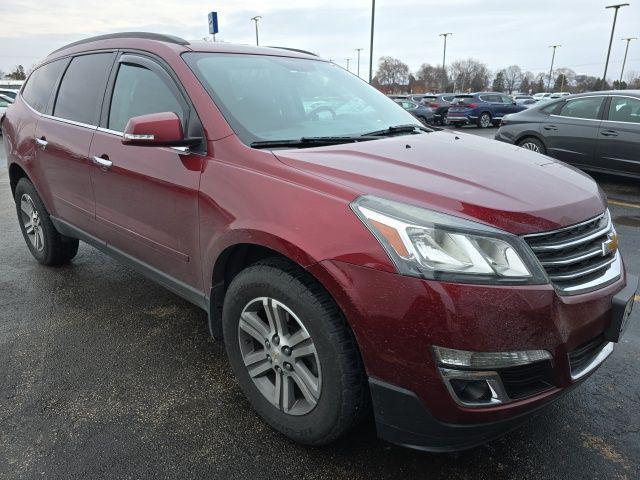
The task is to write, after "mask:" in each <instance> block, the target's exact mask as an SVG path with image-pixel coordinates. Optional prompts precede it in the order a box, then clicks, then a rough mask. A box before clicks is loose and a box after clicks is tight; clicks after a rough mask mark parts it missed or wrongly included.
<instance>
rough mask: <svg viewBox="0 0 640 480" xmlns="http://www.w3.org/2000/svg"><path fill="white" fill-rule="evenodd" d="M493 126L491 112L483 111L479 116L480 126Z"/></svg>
mask: <svg viewBox="0 0 640 480" xmlns="http://www.w3.org/2000/svg"><path fill="white" fill-rule="evenodd" d="M490 126H491V114H490V113H489V112H483V113H482V114H481V115H480V116H479V117H478V127H480V128H489V127H490Z"/></svg>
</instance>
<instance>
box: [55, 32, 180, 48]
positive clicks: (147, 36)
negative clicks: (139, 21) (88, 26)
mask: <svg viewBox="0 0 640 480" xmlns="http://www.w3.org/2000/svg"><path fill="white" fill-rule="evenodd" d="M112 38H141V39H144V40H157V41H159V42H167V43H175V44H178V45H189V42H187V41H186V40H185V39H184V38H180V37H176V36H174V35H164V34H162V33H151V32H120V33H109V34H107V35H98V36H96V37H89V38H85V39H84V40H78V41H77V42H73V43H69V44H68V45H65V46H64V47H60V48H58V49H56V50H54V51H53V52H51V53H56V52H59V51H61V50H65V49H67V48H70V47H75V46H76V45H82V44H84V43H89V42H96V41H98V40H109V39H112Z"/></svg>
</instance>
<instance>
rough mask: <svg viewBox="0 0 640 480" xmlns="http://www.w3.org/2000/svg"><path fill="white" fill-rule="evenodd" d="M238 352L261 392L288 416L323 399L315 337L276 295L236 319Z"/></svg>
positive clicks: (301, 412)
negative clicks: (321, 396) (321, 397)
mask: <svg viewBox="0 0 640 480" xmlns="http://www.w3.org/2000/svg"><path fill="white" fill-rule="evenodd" d="M238 340H239V342H240V353H241V355H242V360H243V362H244V365H245V367H246V368H247V371H248V373H249V376H250V377H251V379H252V380H253V383H254V384H255V386H256V387H257V389H258V391H259V392H260V393H261V394H262V395H263V396H264V397H265V398H266V399H267V400H268V401H269V402H270V403H271V404H272V405H273V406H275V407H276V408H278V409H280V410H281V411H282V412H284V413H287V414H289V415H304V414H306V413H309V412H310V411H311V410H313V409H314V408H315V406H316V405H317V403H318V400H319V399H320V393H321V389H322V374H321V371H320V361H319V359H318V352H317V350H316V347H315V345H314V342H313V339H312V338H311V336H310V335H309V332H308V331H307V329H306V328H305V326H304V324H303V322H302V321H301V319H300V318H298V316H297V315H296V314H295V313H294V312H293V311H292V310H291V309H290V308H288V307H287V306H286V305H284V304H283V303H282V302H279V301H277V300H275V299H273V298H269V297H260V298H256V299H254V300H251V301H250V302H249V303H248V304H247V305H246V306H245V307H244V309H243V310H242V313H241V314H240V321H239V323H238Z"/></svg>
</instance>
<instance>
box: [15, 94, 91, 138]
mask: <svg viewBox="0 0 640 480" xmlns="http://www.w3.org/2000/svg"><path fill="white" fill-rule="evenodd" d="M16 98H17V97H16ZM20 98H21V99H22V101H23V102H24V104H25V105H26V106H27V107H28V108H29V110H31V111H32V112H33V113H35V114H36V115H38V116H39V117H42V118H46V119H48V120H55V121H58V122H62V123H68V124H70V125H75V126H77V127H83V128H88V129H90V130H97V129H98V128H99V127H98V126H97V125H90V124H88V123H82V122H76V121H75V120H69V119H68V118H62V117H56V116H55V115H49V114H48V113H41V112H39V111H37V110H36V109H35V108H33V107H32V106H31V105H29V103H28V102H27V101H26V100H25V99H24V97H23V96H22V95H20Z"/></svg>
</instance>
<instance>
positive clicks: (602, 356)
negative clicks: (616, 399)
mask: <svg viewBox="0 0 640 480" xmlns="http://www.w3.org/2000/svg"><path fill="white" fill-rule="evenodd" d="M611 353H613V342H609V343H607V344H606V345H605V346H604V347H602V350H600V352H598V355H596V356H595V357H594V358H593V360H591V361H590V362H589V364H588V365H585V366H584V367H582V368H580V369H578V370H577V371H576V372H574V371H571V380H573V381H574V382H575V381H576V380H579V379H581V378H582V377H584V376H585V375H588V374H589V373H591V372H593V371H594V370H595V369H596V368H598V367H599V366H600V365H601V364H602V362H604V361H605V360H606V359H607V358H608V357H609V355H611Z"/></svg>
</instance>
